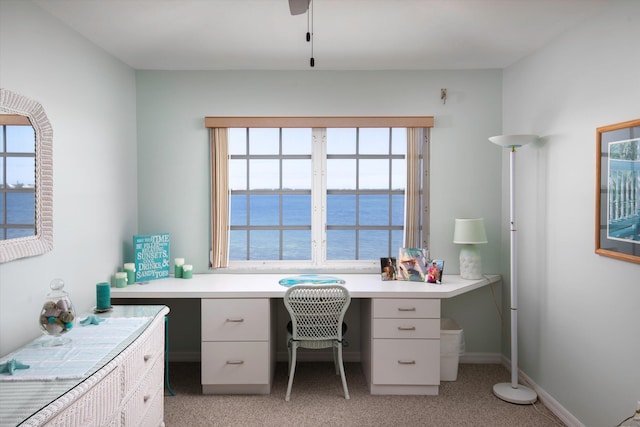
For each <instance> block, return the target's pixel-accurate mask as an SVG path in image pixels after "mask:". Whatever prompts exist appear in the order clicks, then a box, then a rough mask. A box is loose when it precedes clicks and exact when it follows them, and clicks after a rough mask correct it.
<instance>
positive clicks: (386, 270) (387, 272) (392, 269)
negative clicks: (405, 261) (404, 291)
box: [380, 257, 398, 281]
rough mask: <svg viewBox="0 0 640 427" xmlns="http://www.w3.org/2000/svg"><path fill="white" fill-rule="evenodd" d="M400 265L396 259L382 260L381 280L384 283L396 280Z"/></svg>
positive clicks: (387, 258)
mask: <svg viewBox="0 0 640 427" xmlns="http://www.w3.org/2000/svg"><path fill="white" fill-rule="evenodd" d="M397 272H398V264H397V262H396V258H395V257H386V258H380V278H381V279H382V280H383V281H389V280H396V279H397Z"/></svg>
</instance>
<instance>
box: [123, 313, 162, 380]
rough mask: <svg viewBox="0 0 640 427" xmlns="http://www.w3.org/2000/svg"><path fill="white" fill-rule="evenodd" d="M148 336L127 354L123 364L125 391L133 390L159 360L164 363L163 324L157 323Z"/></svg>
mask: <svg viewBox="0 0 640 427" xmlns="http://www.w3.org/2000/svg"><path fill="white" fill-rule="evenodd" d="M147 331H148V333H149V334H148V335H147V336H146V337H145V339H144V340H143V341H142V342H141V343H140V345H137V346H135V347H134V348H133V349H132V351H131V352H130V353H128V354H127V357H126V360H125V361H124V362H123V371H124V385H125V388H124V389H125V390H131V389H133V388H135V386H136V384H137V383H138V382H139V381H140V380H141V379H142V377H144V376H145V375H146V374H147V372H149V370H150V369H151V368H152V367H153V366H154V364H155V363H156V361H157V360H158V359H160V362H161V363H162V362H163V361H164V323H163V321H162V322H158V323H156V325H155V326H153V329H152V330H147Z"/></svg>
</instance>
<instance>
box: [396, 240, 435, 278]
mask: <svg viewBox="0 0 640 427" xmlns="http://www.w3.org/2000/svg"><path fill="white" fill-rule="evenodd" d="M428 263H429V251H428V250H427V249H424V248H400V249H399V251H398V261H397V277H398V280H408V281H412V282H424V281H426V280H427V266H428Z"/></svg>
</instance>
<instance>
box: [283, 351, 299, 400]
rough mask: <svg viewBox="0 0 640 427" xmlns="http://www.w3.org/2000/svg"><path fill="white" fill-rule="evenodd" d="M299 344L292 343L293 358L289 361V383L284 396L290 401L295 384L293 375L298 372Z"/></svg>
mask: <svg viewBox="0 0 640 427" xmlns="http://www.w3.org/2000/svg"><path fill="white" fill-rule="evenodd" d="M297 350H298V348H297V346H296V345H295V344H294V343H292V344H291V360H290V362H289V365H290V367H289V384H288V385H287V394H286V396H285V397H284V400H286V401H287V402H288V401H289V399H290V398H291V386H292V385H293V376H294V375H295V373H296V353H297Z"/></svg>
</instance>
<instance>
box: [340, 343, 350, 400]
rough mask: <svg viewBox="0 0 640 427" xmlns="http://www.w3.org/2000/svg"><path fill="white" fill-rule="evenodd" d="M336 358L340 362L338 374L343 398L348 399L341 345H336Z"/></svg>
mask: <svg viewBox="0 0 640 427" xmlns="http://www.w3.org/2000/svg"><path fill="white" fill-rule="evenodd" d="M338 360H339V362H340V376H341V377H342V388H343V389H344V398H345V399H349V398H350V396H349V389H348V388H347V378H346V376H345V374H344V363H343V361H342V345H340V346H339V347H338Z"/></svg>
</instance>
